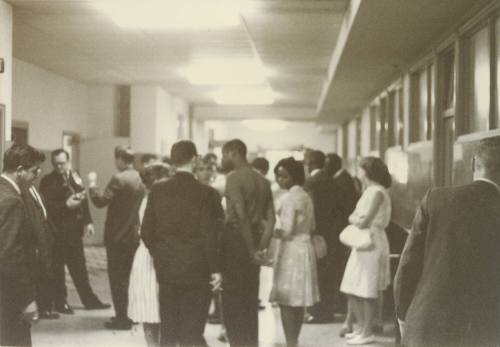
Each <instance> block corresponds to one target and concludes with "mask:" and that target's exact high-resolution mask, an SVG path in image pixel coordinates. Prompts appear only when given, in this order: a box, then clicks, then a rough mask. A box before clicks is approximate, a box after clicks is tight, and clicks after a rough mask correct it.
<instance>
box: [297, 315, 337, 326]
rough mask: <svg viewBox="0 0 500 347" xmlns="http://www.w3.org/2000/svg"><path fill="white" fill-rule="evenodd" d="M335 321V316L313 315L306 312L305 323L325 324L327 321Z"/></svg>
mask: <svg viewBox="0 0 500 347" xmlns="http://www.w3.org/2000/svg"><path fill="white" fill-rule="evenodd" d="M332 322H333V317H331V318H327V317H319V316H313V315H311V314H306V315H305V316H304V323H307V324H325V323H332Z"/></svg>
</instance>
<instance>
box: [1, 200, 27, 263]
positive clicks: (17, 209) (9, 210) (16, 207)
mask: <svg viewBox="0 0 500 347" xmlns="http://www.w3.org/2000/svg"><path fill="white" fill-rule="evenodd" d="M23 214H24V205H23V202H22V200H21V199H20V198H18V197H14V196H12V197H7V198H4V199H2V200H1V202H0V259H1V260H5V261H7V262H8V261H9V260H14V259H9V258H8V257H9V252H10V250H11V249H12V247H13V246H14V245H15V243H16V242H18V241H17V240H18V238H19V235H18V234H19V231H20V228H21V223H22V222H23ZM2 262H3V261H2Z"/></svg>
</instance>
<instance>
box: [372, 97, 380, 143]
mask: <svg viewBox="0 0 500 347" xmlns="http://www.w3.org/2000/svg"><path fill="white" fill-rule="evenodd" d="M379 112H380V110H379V106H377V105H372V106H370V151H376V150H377V149H378V148H379V132H380V122H379V116H380V115H379Z"/></svg>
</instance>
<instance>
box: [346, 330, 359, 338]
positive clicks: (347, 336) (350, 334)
mask: <svg viewBox="0 0 500 347" xmlns="http://www.w3.org/2000/svg"><path fill="white" fill-rule="evenodd" d="M359 334H360V332H359V331H353V332H350V333H346V334H345V338H346V339H348V340H350V339H353V338H355V337H356V336H358V335H359Z"/></svg>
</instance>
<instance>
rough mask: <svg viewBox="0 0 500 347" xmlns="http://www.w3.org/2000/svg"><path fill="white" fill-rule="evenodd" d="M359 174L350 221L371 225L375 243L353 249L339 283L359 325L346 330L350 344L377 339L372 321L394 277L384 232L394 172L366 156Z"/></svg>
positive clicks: (356, 224) (368, 226) (365, 226)
mask: <svg viewBox="0 0 500 347" xmlns="http://www.w3.org/2000/svg"><path fill="white" fill-rule="evenodd" d="M359 178H360V180H361V182H362V184H363V187H364V191H363V194H362V196H361V198H360V199H359V201H358V204H357V205H356V208H355V210H354V212H353V213H352V214H351V216H350V217H349V222H350V223H351V224H352V225H355V226H357V227H358V228H360V229H369V231H370V235H371V240H372V244H371V246H370V247H369V248H367V249H352V250H351V255H350V256H349V260H348V261H347V265H346V269H345V273H344V277H343V279H342V284H341V286H340V291H341V292H343V293H345V294H347V295H348V300H349V305H350V307H351V308H352V309H353V313H354V316H355V318H356V321H357V322H358V325H359V327H358V329H356V330H354V332H353V333H350V334H346V337H347V338H348V339H349V340H348V341H347V343H348V344H350V345H363V344H369V343H373V342H374V341H375V336H374V335H373V325H374V321H375V319H376V313H377V300H378V298H379V297H380V295H382V293H383V291H384V290H385V289H386V288H387V287H388V285H389V284H390V281H391V278H390V276H391V274H390V263H389V242H388V240H387V235H386V234H385V228H386V227H387V226H388V225H389V221H390V218H391V200H390V197H389V194H388V192H387V188H389V187H390V185H391V175H390V174H389V171H388V169H387V166H386V165H385V164H384V162H383V161H382V160H381V159H379V158H375V157H366V158H363V159H362V160H361V162H360V164H359Z"/></svg>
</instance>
